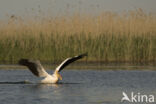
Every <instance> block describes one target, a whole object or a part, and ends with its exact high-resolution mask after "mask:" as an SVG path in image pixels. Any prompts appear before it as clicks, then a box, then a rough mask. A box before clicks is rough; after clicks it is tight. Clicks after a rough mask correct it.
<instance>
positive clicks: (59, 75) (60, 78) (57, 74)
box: [55, 71, 62, 80]
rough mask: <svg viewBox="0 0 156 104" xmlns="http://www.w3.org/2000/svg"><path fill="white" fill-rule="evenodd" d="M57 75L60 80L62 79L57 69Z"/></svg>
mask: <svg viewBox="0 0 156 104" xmlns="http://www.w3.org/2000/svg"><path fill="white" fill-rule="evenodd" d="M55 75H56V76H57V78H59V79H60V80H62V76H61V74H60V73H59V72H58V71H55Z"/></svg>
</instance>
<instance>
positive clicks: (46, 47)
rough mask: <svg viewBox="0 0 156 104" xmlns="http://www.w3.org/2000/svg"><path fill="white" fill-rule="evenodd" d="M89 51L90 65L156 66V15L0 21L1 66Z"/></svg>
mask: <svg viewBox="0 0 156 104" xmlns="http://www.w3.org/2000/svg"><path fill="white" fill-rule="evenodd" d="M84 52H88V58H87V61H100V62H134V63H135V62H155V61H156V15H155V14H154V13H145V12H144V11H143V10H142V9H137V10H135V11H128V12H123V13H116V12H103V13H101V14H99V15H96V16H95V15H89V14H86V15H80V14H76V13H75V14H73V15H70V16H58V17H56V16H55V17H52V16H45V17H43V18H39V17H35V18H24V17H23V18H22V17H18V16H14V15H13V16H11V17H9V18H8V20H5V21H2V20H0V61H1V63H3V62H11V63H16V62H17V60H19V59H20V58H21V57H23V58H36V59H40V60H41V61H46V62H55V61H61V60H62V59H64V58H66V57H69V56H74V55H76V54H80V53H84ZM85 60H86V59H84V60H83V61H85Z"/></svg>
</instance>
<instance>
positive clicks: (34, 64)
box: [19, 54, 87, 83]
mask: <svg viewBox="0 0 156 104" xmlns="http://www.w3.org/2000/svg"><path fill="white" fill-rule="evenodd" d="M84 56H87V54H82V55H79V56H75V57H72V58H67V59H66V60H64V61H63V62H62V63H61V64H60V65H59V66H58V67H57V68H56V69H55V71H54V73H53V74H52V75H50V74H48V73H47V72H46V71H45V69H44V68H43V66H42V65H41V63H40V61H38V60H37V61H33V60H28V59H21V60H20V61H19V64H20V65H24V66H27V67H28V68H29V70H30V71H31V72H32V73H33V74H34V75H36V76H38V77H43V79H42V80H40V81H39V83H57V82H58V81H59V80H62V76H61V75H60V73H59V72H60V71H61V70H63V68H64V67H66V66H67V65H68V64H70V63H72V62H74V61H76V60H78V59H81V58H83V57H84Z"/></svg>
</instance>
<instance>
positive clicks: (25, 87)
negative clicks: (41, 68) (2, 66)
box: [0, 70, 156, 104]
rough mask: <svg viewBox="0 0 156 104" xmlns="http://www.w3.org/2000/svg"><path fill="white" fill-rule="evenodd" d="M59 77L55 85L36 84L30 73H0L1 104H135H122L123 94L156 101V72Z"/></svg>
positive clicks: (92, 72) (72, 72)
mask: <svg viewBox="0 0 156 104" xmlns="http://www.w3.org/2000/svg"><path fill="white" fill-rule="evenodd" d="M48 72H50V73H52V71H50V70H48ZM61 74H62V76H63V80H62V81H60V82H59V83H58V84H37V83H35V82H36V81H37V79H38V78H37V77H35V76H33V75H32V74H31V72H30V71H29V70H0V104H134V103H128V102H127V101H125V102H121V98H122V97H123V95H122V92H123V91H124V92H126V93H127V94H128V95H129V94H130V93H131V92H134V93H135V94H137V93H140V94H147V95H149V94H152V95H154V96H155V97H156V72H155V71H120V70H119V71H102V70H64V71H62V72H61ZM25 80H29V81H31V82H33V83H24V81H25ZM155 99H156V98H155ZM139 104H143V103H139ZM150 104H154V103H150Z"/></svg>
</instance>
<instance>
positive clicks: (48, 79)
mask: <svg viewBox="0 0 156 104" xmlns="http://www.w3.org/2000/svg"><path fill="white" fill-rule="evenodd" d="M59 78H60V80H62V77H60V75H59V74H58V72H57V71H56V72H54V74H52V75H47V76H46V77H45V78H44V79H42V80H41V81H39V83H57V82H58V81H59Z"/></svg>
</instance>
